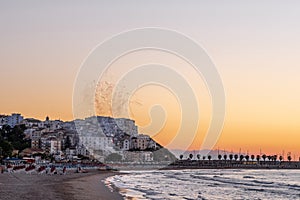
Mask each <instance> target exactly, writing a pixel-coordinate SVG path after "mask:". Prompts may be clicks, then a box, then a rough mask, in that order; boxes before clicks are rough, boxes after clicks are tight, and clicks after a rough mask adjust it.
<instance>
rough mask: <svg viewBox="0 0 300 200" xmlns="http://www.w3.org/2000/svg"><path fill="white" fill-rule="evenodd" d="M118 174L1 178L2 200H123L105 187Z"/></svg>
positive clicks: (72, 174) (25, 175) (33, 175)
mask: <svg viewBox="0 0 300 200" xmlns="http://www.w3.org/2000/svg"><path fill="white" fill-rule="evenodd" d="M114 174H117V172H99V171H96V170H94V171H89V172H88V173H74V172H69V173H67V174H66V175H58V174H55V175H46V174H32V175H30V174H25V173H4V174H0V199H1V200H20V199H31V200H40V199H44V200H50V199H56V200H60V199H61V200H73V199H75V200H90V199H91V200H92V199H93V200H95V199H100V200H101V199H103V200H106V199H123V198H122V196H121V195H120V194H119V193H118V191H117V190H116V189H113V190H112V191H111V190H110V189H109V188H108V187H107V186H105V184H104V182H103V180H105V178H107V177H109V176H112V175H114Z"/></svg>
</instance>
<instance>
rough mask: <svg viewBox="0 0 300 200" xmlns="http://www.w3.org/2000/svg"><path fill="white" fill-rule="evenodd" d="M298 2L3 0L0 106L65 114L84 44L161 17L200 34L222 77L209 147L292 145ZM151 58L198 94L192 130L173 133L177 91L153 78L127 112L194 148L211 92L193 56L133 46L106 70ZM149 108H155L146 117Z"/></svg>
mask: <svg viewBox="0 0 300 200" xmlns="http://www.w3.org/2000/svg"><path fill="white" fill-rule="evenodd" d="M158 4H159V5H160V6H157V5H158ZM298 4H299V3H298V2H295V3H290V4H285V3H284V2H281V3H280V2H272V3H270V2H268V1H264V2H260V1H256V2H252V3H248V4H243V3H240V2H231V1H229V2H227V3H226V4H225V3H224V4H223V3H220V2H217V1H208V2H202V3H201V2H197V1H194V2H193V3H191V4H190V5H186V4H183V3H182V2H180V1H174V2H173V3H172V6H170V4H168V3H166V2H164V3H161V2H157V4H156V3H148V4H147V5H144V4H142V3H139V2H135V4H126V5H125V4H124V5H122V3H120V5H118V4H114V3H109V2H106V3H102V4H101V3H97V2H93V3H91V4H89V5H85V4H84V5H83V2H81V3H80V2H74V3H73V4H72V5H70V4H67V3H62V4H61V5H60V6H56V5H55V4H53V3H50V2H48V3H45V4H41V3H35V4H34V6H32V5H33V4H32V3H20V4H18V6H17V5H16V4H15V3H14V2H5V3H4V2H2V3H0V16H1V17H0V24H1V37H0V43H1V47H0V69H1V74H0V91H1V98H0V113H1V114H9V113H12V112H19V113H22V114H23V115H24V116H25V117H35V118H39V119H45V117H46V116H47V115H49V116H50V118H52V119H62V120H72V119H73V113H72V95H73V86H74V82H75V80H76V75H77V73H78V70H79V69H80V66H81V64H82V62H83V61H84V59H85V58H86V57H87V56H88V54H89V52H90V51H91V50H92V49H93V48H94V47H95V46H96V45H98V44H99V43H101V42H102V41H103V40H105V39H106V38H108V37H111V36H112V35H114V34H117V33H119V32H121V31H124V30H128V29H132V28H137V27H145V26H147V27H163V28H168V29H174V30H177V31H179V32H182V33H184V34H186V35H188V36H189V37H191V38H193V39H194V40H195V41H196V42H198V43H199V44H201V45H202V46H203V47H204V48H205V49H206V51H207V52H208V54H209V56H210V57H211V59H212V60H213V62H214V63H215V65H216V68H217V69H218V71H219V74H220V76H221V78H222V81H223V85H224V90H225V94H226V118H225V123H224V128H223V131H222V134H221V136H220V138H219V140H218V141H217V144H216V145H215V147H214V148H220V149H226V150H227V151H231V150H233V151H239V149H240V148H242V151H247V150H249V152H253V153H258V152H259V151H260V149H262V151H263V152H265V153H277V154H279V153H280V152H282V150H283V149H284V150H285V152H286V153H287V152H293V153H294V154H297V155H298V154H300V153H299V152H300V145H299V140H300V134H299V133H300V107H299V106H298V105H299V102H300V94H299V92H298V90H299V89H298V87H299V85H300V79H299V73H300V71H299V63H300V60H299V55H300V39H299V34H300V28H299V26H298V24H299V20H298V19H299V18H300V10H299V8H300V6H299V5H298ZM270 6H271V8H272V9H270ZM166 8H167V9H166ZM154 10H155V13H156V14H155V16H153V12H154ZM54 13H55V14H54ZM137 16H139V17H137ZM153 60H156V61H157V60H158V61H159V62H163V63H164V64H166V65H169V66H172V67H174V68H175V69H176V70H178V72H179V73H180V74H181V75H183V76H184V77H186V80H187V81H188V82H189V84H190V85H191V87H192V88H193V90H194V91H195V93H196V94H197V99H198V103H199V116H200V121H199V130H197V134H196V136H195V135H194V134H193V133H192V132H193V130H190V131H189V130H186V132H187V133H186V135H178V134H177V130H178V127H179V122H180V120H181V118H180V104H179V103H178V102H179V101H178V99H176V96H174V94H172V92H170V91H168V90H165V89H164V88H160V87H158V86H145V87H142V88H140V89H139V90H137V91H136V92H135V93H134V94H132V96H131V98H132V99H133V102H134V101H135V100H138V102H139V104H131V108H130V109H131V113H130V114H131V117H132V118H133V119H135V120H136V122H137V124H138V125H139V126H140V129H139V130H140V132H143V133H147V134H150V135H153V136H154V138H155V139H157V140H158V141H160V142H162V143H165V144H168V145H169V146H170V147H171V148H183V149H185V148H187V147H189V144H191V145H192V146H190V147H189V148H191V149H198V148H199V147H200V146H201V143H202V140H203V138H204V136H205V134H206V131H207V128H208V126H209V123H210V119H211V102H210V100H211V99H210V95H209V92H208V91H207V89H206V87H205V82H204V81H203V80H201V79H199V80H198V79H197V77H195V76H194V73H193V71H192V70H190V68H189V67H190V66H188V65H187V64H186V63H184V62H183V61H181V60H180V59H179V58H176V57H174V56H172V55H168V54H165V53H162V52H159V54H157V53H154V52H144V53H143V54H138V53H137V54H132V55H128V56H127V57H126V58H123V59H120V60H119V61H118V62H116V63H114V66H111V67H112V68H114V69H112V70H111V71H110V72H108V77H109V78H107V79H108V81H110V82H115V81H117V79H118V78H119V77H120V76H121V75H122V73H123V72H124V71H126V69H127V68H126V66H128V67H129V66H135V65H138V64H143V62H144V63H148V62H150V61H153ZM186 69H188V70H186ZM158 94H159V96H158ZM156 104H160V105H162V106H163V107H164V111H163V110H162V109H161V108H159V106H156V107H154V109H152V112H150V114H149V111H151V107H152V106H153V105H156ZM151 115H153V116H155V120H154V119H153V118H152V120H153V121H152V122H153V123H152V124H151V120H150V119H151ZM158 119H159V120H158ZM163 122H164V124H163ZM149 123H150V124H149ZM162 124H163V126H162ZM162 127H163V129H162V130H160V129H161V128H162ZM177 136H178V137H177ZM194 136H195V138H194ZM176 137H177V139H176Z"/></svg>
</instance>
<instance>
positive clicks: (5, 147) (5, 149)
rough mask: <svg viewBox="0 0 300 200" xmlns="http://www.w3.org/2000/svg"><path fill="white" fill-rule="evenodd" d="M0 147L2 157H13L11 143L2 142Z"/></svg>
mask: <svg viewBox="0 0 300 200" xmlns="http://www.w3.org/2000/svg"><path fill="white" fill-rule="evenodd" d="M0 147H1V154H0V157H3V158H6V157H9V156H11V154H12V151H13V146H12V145H11V143H10V142H8V141H6V140H2V141H0Z"/></svg>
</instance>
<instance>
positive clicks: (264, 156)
mask: <svg viewBox="0 0 300 200" xmlns="http://www.w3.org/2000/svg"><path fill="white" fill-rule="evenodd" d="M266 158H267V156H266V154H264V155H262V159H263V160H264V162H265V161H266Z"/></svg>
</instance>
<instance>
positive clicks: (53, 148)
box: [50, 139, 61, 154]
mask: <svg viewBox="0 0 300 200" xmlns="http://www.w3.org/2000/svg"><path fill="white" fill-rule="evenodd" d="M59 152H61V140H59V139H51V141H50V153H51V154H55V153H59Z"/></svg>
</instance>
